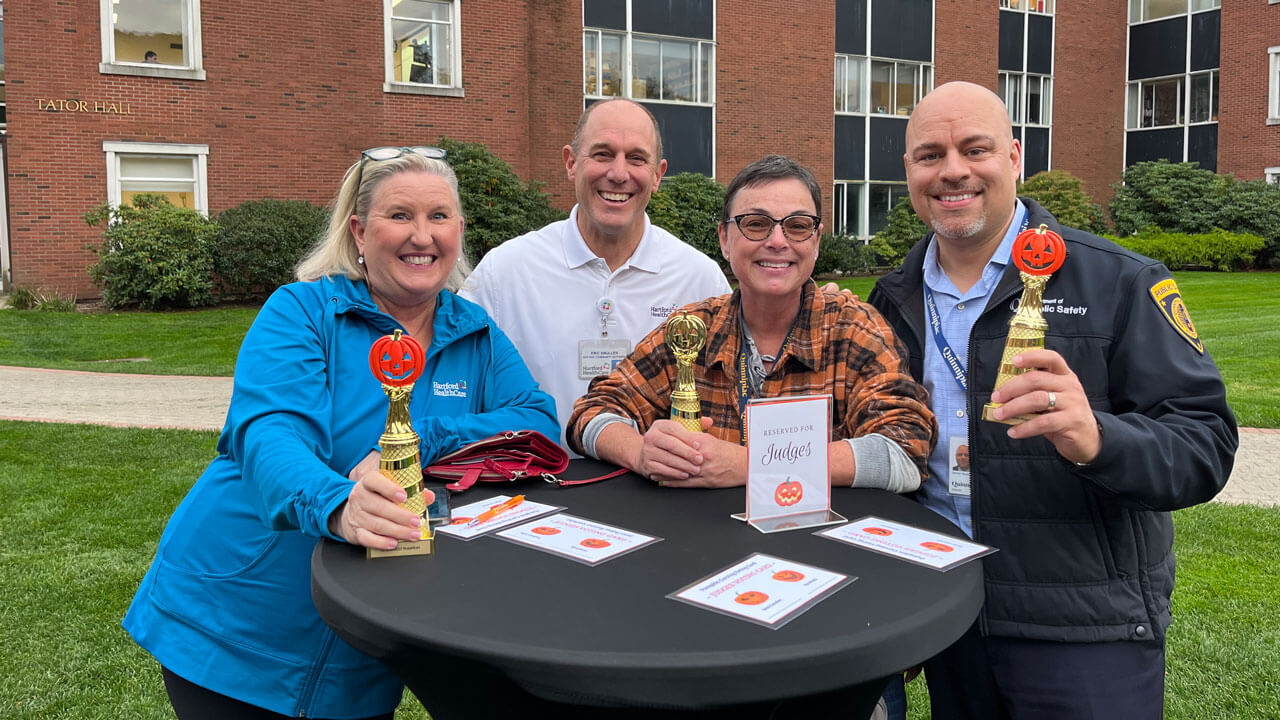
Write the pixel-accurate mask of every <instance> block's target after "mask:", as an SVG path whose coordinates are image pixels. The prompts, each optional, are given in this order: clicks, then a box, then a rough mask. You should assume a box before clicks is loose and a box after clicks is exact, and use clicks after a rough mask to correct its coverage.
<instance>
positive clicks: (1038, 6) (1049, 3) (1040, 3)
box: [1000, 0, 1053, 15]
mask: <svg viewBox="0 0 1280 720" xmlns="http://www.w3.org/2000/svg"><path fill="white" fill-rule="evenodd" d="M1000 7H1001V8H1004V9H1005V10H1025V11H1027V12H1034V13H1044V14H1046V15H1052V14H1053V0H1000Z"/></svg>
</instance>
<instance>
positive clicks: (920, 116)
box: [903, 83, 1022, 250]
mask: <svg viewBox="0 0 1280 720" xmlns="http://www.w3.org/2000/svg"><path fill="white" fill-rule="evenodd" d="M903 161H904V163H905V164H906V169H907V187H908V189H909V190H910V191H911V205H912V206H913V207H915V209H916V213H917V214H918V215H919V216H920V219H921V220H924V222H925V223H926V224H927V225H929V226H930V227H931V228H933V230H934V232H936V233H937V235H938V239H939V241H941V242H954V243H959V244H969V245H972V246H975V247H976V246H982V245H986V244H989V243H993V247H992V250H994V245H998V244H999V242H1000V240H1001V239H1002V238H1003V237H1004V232H1005V229H1006V228H1008V226H1009V222H1010V221H1011V220H1012V219H1013V208H1014V203H1015V202H1016V200H1017V196H1016V190H1017V182H1018V174H1019V173H1020V172H1021V170H1022V148H1021V146H1020V145H1019V144H1018V141H1017V140H1014V139H1013V132H1012V130H1011V128H1010V125H1009V116H1008V114H1007V113H1006V111H1005V107H1004V104H1003V103H1001V102H1000V99H999V98H998V97H996V95H994V94H993V93H992V92H991V91H990V90H987V89H986V88H983V87H981V86H978V85H972V84H969V83H948V84H946V85H943V86H942V87H940V88H938V89H937V90H934V91H933V92H932V93H929V94H928V95H926V96H925V98H924V99H923V100H921V101H920V104H919V105H918V106H917V107H916V109H915V112H913V113H912V114H911V120H910V121H909V122H908V124H907V152H906V154H905V155H904V156H903Z"/></svg>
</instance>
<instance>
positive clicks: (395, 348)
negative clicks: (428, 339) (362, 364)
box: [369, 330, 425, 387]
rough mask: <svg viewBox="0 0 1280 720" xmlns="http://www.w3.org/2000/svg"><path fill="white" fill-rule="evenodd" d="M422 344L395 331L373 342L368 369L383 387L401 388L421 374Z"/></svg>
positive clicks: (423, 356)
mask: <svg viewBox="0 0 1280 720" xmlns="http://www.w3.org/2000/svg"><path fill="white" fill-rule="evenodd" d="M424 358H425V354H424V353H423V351H422V343H420V342H418V341H417V340H414V339H413V338H411V337H409V336H408V335H405V334H404V333H402V332H401V331H399V330H396V331H395V332H393V333H392V334H390V335H383V336H382V337H380V338H378V339H377V340H374V341H373V347H372V348H370V349H369V367H370V369H372V370H373V376H374V377H376V378H378V380H379V381H381V382H382V383H383V384H384V385H390V386H392V387H403V386H405V385H409V384H411V383H413V381H414V380H417V379H418V376H419V375H421V374H422V370H423V359H424Z"/></svg>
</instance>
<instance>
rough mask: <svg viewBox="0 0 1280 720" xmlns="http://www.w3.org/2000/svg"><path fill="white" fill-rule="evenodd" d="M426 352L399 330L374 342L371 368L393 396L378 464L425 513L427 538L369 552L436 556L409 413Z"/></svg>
mask: <svg viewBox="0 0 1280 720" xmlns="http://www.w3.org/2000/svg"><path fill="white" fill-rule="evenodd" d="M424 358H425V354H424V353H423V351H422V344H421V343H419V342H418V341H417V340H414V339H413V338H411V337H409V336H408V335H405V334H404V333H402V332H401V331H400V330H396V331H395V332H393V333H392V334H390V335H384V336H382V337H380V338H378V339H377V340H375V341H374V343H373V347H372V348H371V349H370V350H369V367H370V368H371V369H372V370H373V376H374V377H376V378H378V380H379V381H380V382H381V383H382V391H383V392H385V393H386V394H387V399H388V400H390V401H391V405H390V407H388V408H387V426H386V429H385V430H384V431H383V432H382V437H380V438H378V445H379V447H380V448H381V449H382V458H381V459H380V460H379V461H378V469H379V470H381V471H382V474H383V475H386V476H387V477H389V478H391V479H392V480H395V481H396V482H397V483H399V484H400V487H402V488H404V492H405V499H404V502H402V503H400V507H402V508H404V509H406V510H410V511H412V512H414V513H417V514H418V516H419V517H421V518H422V537H421V539H419V540H416V541H408V542H407V541H404V540H401V541H400V544H399V545H397V546H396V549H394V550H376V549H374V548H368V553H367V554H368V556H369V557H389V556H393V555H430V554H431V552H432V550H433V549H434V548H433V545H434V538H433V536H432V534H431V524H430V523H429V522H427V500H426V497H425V496H424V495H423V491H424V490H425V485H424V484H423V481H422V458H421V456H420V455H419V453H418V442H419V438H418V433H416V432H414V430H413V420H412V419H411V418H410V417H409V397H410V395H411V394H412V393H413V383H414V381H415V380H417V379H418V376H420V375H422V370H423V360H424Z"/></svg>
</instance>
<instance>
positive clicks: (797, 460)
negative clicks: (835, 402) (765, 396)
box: [747, 395, 844, 532]
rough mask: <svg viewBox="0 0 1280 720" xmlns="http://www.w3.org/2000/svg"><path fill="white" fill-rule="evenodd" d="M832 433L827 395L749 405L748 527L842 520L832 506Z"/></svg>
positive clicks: (779, 527)
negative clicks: (828, 444)
mask: <svg viewBox="0 0 1280 720" xmlns="http://www.w3.org/2000/svg"><path fill="white" fill-rule="evenodd" d="M830 437H831V397H830V396H829V395H820V396H805V397H791V398H777V399H770V400H755V401H752V402H751V403H750V404H748V405H747V457H748V460H747V522H748V523H750V524H751V526H752V527H754V528H755V529H757V530H759V531H760V532H777V531H779V530H795V529H799V528H805V527H813V526H815V525H829V524H831V523H833V522H844V518H843V517H841V516H840V515H838V514H836V513H833V512H831V480H830V478H831V474H830V468H829V466H828V457H827V450H828V446H827V442H828V438H830ZM782 518H786V519H785V520H784V519H782Z"/></svg>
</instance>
